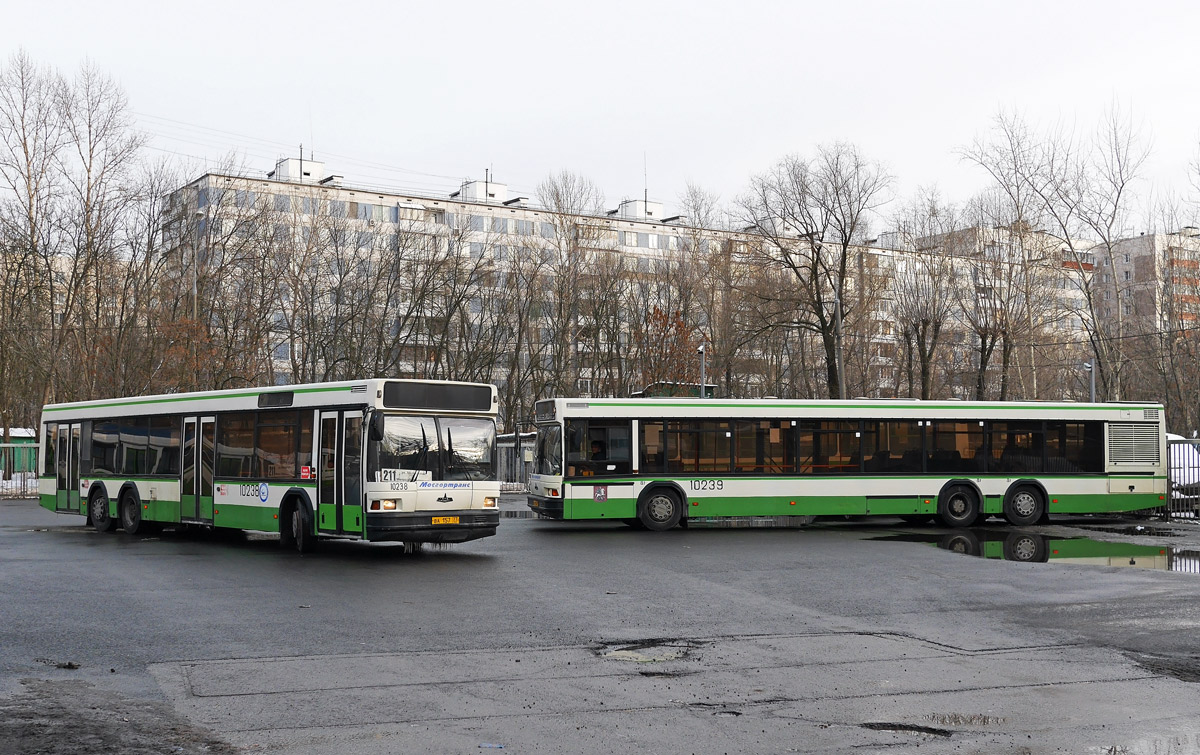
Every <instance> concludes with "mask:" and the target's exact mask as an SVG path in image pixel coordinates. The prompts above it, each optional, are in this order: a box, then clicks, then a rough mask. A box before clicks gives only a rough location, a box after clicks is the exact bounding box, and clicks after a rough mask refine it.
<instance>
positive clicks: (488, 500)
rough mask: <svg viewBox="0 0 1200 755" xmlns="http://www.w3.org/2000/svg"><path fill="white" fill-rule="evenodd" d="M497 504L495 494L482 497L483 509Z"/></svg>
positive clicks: (491, 507)
mask: <svg viewBox="0 0 1200 755" xmlns="http://www.w3.org/2000/svg"><path fill="white" fill-rule="evenodd" d="M496 506H497V500H496V496H494V495H488V496H484V497H483V507H484V508H485V509H494V508H496Z"/></svg>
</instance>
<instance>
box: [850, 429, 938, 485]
mask: <svg viewBox="0 0 1200 755" xmlns="http://www.w3.org/2000/svg"><path fill="white" fill-rule="evenodd" d="M922 429H923V428H922V427H921V425H919V424H918V423H917V421H916V420H898V421H890V422H873V421H868V422H864V423H863V434H862V455H863V459H864V461H863V472H865V473H866V474H921V473H922V472H923V471H924V469H923V468H922V464H923V463H924V458H925V453H924V450H923V448H922V445H921V443H922V438H921V431H922Z"/></svg>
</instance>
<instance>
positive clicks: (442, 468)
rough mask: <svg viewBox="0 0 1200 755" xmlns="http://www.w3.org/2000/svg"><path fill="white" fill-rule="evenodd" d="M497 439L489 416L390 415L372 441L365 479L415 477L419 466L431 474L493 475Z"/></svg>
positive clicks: (480, 477)
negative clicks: (378, 437) (473, 417)
mask: <svg viewBox="0 0 1200 755" xmlns="http://www.w3.org/2000/svg"><path fill="white" fill-rule="evenodd" d="M495 442H496V425H495V423H493V422H492V421H491V420H490V419H465V418H450V417H440V418H437V419H435V418H433V417H410V416H396V415H389V416H387V417H386V418H385V419H384V422H383V440H380V441H377V442H373V443H372V444H371V449H370V453H369V456H368V460H367V479H370V480H375V481H380V480H386V479H394V478H397V477H404V476H408V477H411V478H412V479H416V478H417V477H418V476H419V475H420V473H422V472H428V473H429V475H428V476H429V477H433V478H434V479H445V480H488V479H492V477H493V475H494V470H493V461H492V460H493V458H494V457H495V453H494V451H495ZM396 471H399V472H401V473H402V474H400V475H397V474H396Z"/></svg>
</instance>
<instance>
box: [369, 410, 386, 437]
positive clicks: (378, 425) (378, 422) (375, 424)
mask: <svg viewBox="0 0 1200 755" xmlns="http://www.w3.org/2000/svg"><path fill="white" fill-rule="evenodd" d="M369 432H370V437H371V440H373V441H376V442H379V441H381V440H383V415H382V414H380V413H379V412H372V413H371V426H370V431H369Z"/></svg>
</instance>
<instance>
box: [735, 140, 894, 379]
mask: <svg viewBox="0 0 1200 755" xmlns="http://www.w3.org/2000/svg"><path fill="white" fill-rule="evenodd" d="M891 183H892V178H891V176H890V175H889V174H888V173H887V171H886V170H885V169H884V168H883V167H882V166H881V165H880V164H879V163H876V162H872V161H870V160H868V159H867V158H866V157H864V156H863V155H862V154H861V153H860V152H859V151H858V148H857V147H855V146H853V145H850V144H845V143H837V144H834V145H830V146H822V147H820V148H819V149H818V151H817V155H816V156H815V157H814V158H812V159H810V160H805V159H802V158H800V157H796V156H790V157H786V158H784V159H783V160H782V161H780V162H779V163H778V164H777V165H776V166H775V168H774V169H773V170H772V171H771V172H769V173H766V174H763V175H759V176H756V177H754V178H753V179H752V181H751V188H750V191H749V193H748V194H747V195H745V196H744V197H743V198H742V199H741V200H740V202H739V204H740V207H741V212H742V214H743V219H744V222H745V223H746V224H747V225H749V226H750V227H752V228H753V229H754V230H755V232H757V233H758V234H760V235H761V236H762V239H763V242H764V243H763V251H764V252H765V253H766V255H767V260H766V261H767V262H770V263H773V264H778V265H781V266H783V267H784V268H785V269H787V270H788V271H790V272H791V273H792V275H793V277H794V280H795V284H796V291H797V294H798V300H799V304H800V307H801V310H800V314H801V319H800V320H798V324H799V325H800V326H801V327H804V328H806V329H808V330H810V331H812V332H814V333H816V334H817V335H818V336H819V337H820V340H821V346H822V349H823V351H824V356H825V367H826V383H827V390H828V393H829V395H830V396H831V397H834V398H839V397H842V396H844V395H845V374H844V371H843V365H842V336H841V332H842V323H843V321H844V320H845V319H846V316H847V313H848V311H849V310H850V308H852V307H857V308H858V310H859V311H861V310H863V309H864V308H865V307H866V301H865V297H864V296H861V295H860V296H858V297H856V300H855V301H848V294H849V293H851V290H852V288H851V279H852V277H854V276H855V275H858V274H859V273H861V272H862V271H861V269H860V268H861V263H862V257H861V254H857V252H859V251H860V250H858V249H856V247H855V245H856V244H857V243H858V242H860V241H862V238H863V235H864V234H865V233H866V232H867V230H868V226H869V218H868V215H869V214H870V213H871V212H873V211H875V210H876V209H878V208H879V207H880V206H881V205H882V204H883V203H884V202H886V201H887V199H888V191H889V188H890V186H891ZM859 277H860V278H861V275H860V276H859Z"/></svg>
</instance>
